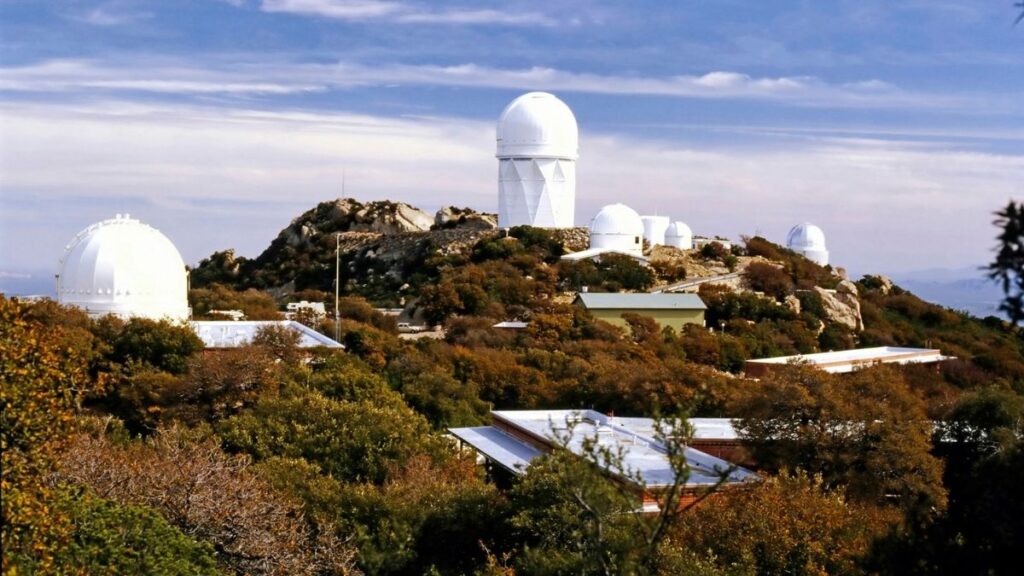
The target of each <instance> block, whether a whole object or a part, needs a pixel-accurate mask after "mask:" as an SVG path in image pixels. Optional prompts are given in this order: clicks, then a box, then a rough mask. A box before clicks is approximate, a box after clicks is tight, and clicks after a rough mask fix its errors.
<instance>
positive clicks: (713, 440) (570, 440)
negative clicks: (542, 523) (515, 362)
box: [448, 410, 757, 512]
mask: <svg viewBox="0 0 1024 576" xmlns="http://www.w3.org/2000/svg"><path fill="white" fill-rule="evenodd" d="M491 422H492V424H491V425H490V426H478V427H474V428H449V429H448V431H449V432H450V433H451V434H452V435H453V436H455V437H456V438H457V439H459V441H460V443H462V444H464V445H468V446H470V447H472V448H473V449H474V450H476V451H477V452H478V453H479V454H481V455H482V456H483V457H484V458H485V459H486V460H487V461H488V462H489V463H491V464H492V465H493V466H496V467H499V468H501V469H504V470H506V471H508V472H510V473H512V474H513V475H517V476H518V475H522V474H524V473H526V470H527V468H528V467H529V466H530V463H531V462H532V461H533V460H534V459H536V458H538V457H539V456H542V455H543V454H545V453H550V452H552V451H553V450H557V449H560V448H562V447H564V448H566V449H568V450H569V451H570V452H572V453H573V454H575V455H577V456H579V457H581V458H586V459H589V460H591V461H592V462H593V463H594V464H596V465H597V466H598V467H599V468H601V469H602V470H604V472H605V473H606V474H607V475H608V476H610V477H611V478H612V479H613V480H615V481H617V482H620V483H622V484H623V485H626V486H630V487H634V488H636V489H638V492H640V494H639V495H640V496H641V508H639V509H638V510H637V511H638V512H657V511H658V508H659V500H660V498H661V494H662V491H663V490H664V489H666V488H669V487H671V486H673V485H676V484H677V483H678V488H679V489H680V490H681V492H682V494H681V499H682V501H683V502H693V501H694V499H695V498H696V497H698V496H699V495H700V494H701V493H702V491H703V490H706V489H708V488H710V487H713V486H719V485H721V486H722V487H723V488H728V487H736V486H742V485H744V484H745V483H748V482H753V481H756V480H757V476H756V475H755V474H754V473H753V472H751V471H749V470H747V469H745V468H741V467H739V466H735V465H733V464H730V463H729V462H728V461H726V460H724V459H722V458H719V457H716V456H713V455H711V454H708V453H706V452H703V451H701V450H698V449H695V448H694V447H693V444H695V443H696V440H697V439H698V438H700V437H701V436H702V435H703V436H705V437H706V439H707V440H709V442H708V444H709V446H712V447H713V446H715V445H716V444H720V443H722V441H726V442H733V443H735V440H736V433H735V430H733V428H732V423H731V422H729V421H727V420H719V421H705V422H701V423H696V422H694V421H691V423H695V424H697V425H696V426H695V427H694V428H695V434H694V438H693V440H694V441H691V442H690V443H689V444H688V445H687V446H685V447H684V448H683V454H682V455H683V457H684V458H686V463H687V465H688V466H689V470H688V472H689V474H688V475H687V476H686V478H677V477H676V472H675V470H674V468H673V467H672V463H671V462H670V461H669V456H668V455H669V447H668V446H667V445H666V443H665V442H664V438H663V436H662V435H660V434H659V433H658V432H657V431H656V428H655V424H654V421H653V420H651V419H650V418H619V417H614V416H609V415H605V414H602V413H600V412H596V411H594V410H521V411H514V410H510V411H504V410H503V411H492V412H491ZM592 443H593V444H596V445H597V446H598V447H599V448H606V449H607V450H609V451H610V453H611V454H615V455H616V458H614V459H608V458H606V457H602V456H601V455H600V453H598V454H596V455H595V454H593V453H591V452H590V451H589V450H588V449H587V446H588V445H590V444H592Z"/></svg>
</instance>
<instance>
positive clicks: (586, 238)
mask: <svg viewBox="0 0 1024 576" xmlns="http://www.w3.org/2000/svg"><path fill="white" fill-rule="evenodd" d="M551 233H552V234H553V235H554V237H555V238H557V239H558V241H559V242H561V243H562V246H563V247H564V248H565V251H566V253H569V252H579V251H581V250H586V249H587V248H590V228H584V227H576V228H556V229H554V230H551Z"/></svg>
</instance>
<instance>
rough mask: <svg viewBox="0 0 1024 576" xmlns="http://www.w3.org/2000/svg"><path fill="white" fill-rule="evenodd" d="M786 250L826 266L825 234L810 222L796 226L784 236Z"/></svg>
mask: <svg viewBox="0 0 1024 576" xmlns="http://www.w3.org/2000/svg"><path fill="white" fill-rule="evenodd" d="M786 248H789V249H790V250H792V251H794V252H796V253H798V254H803V255H804V257H805V258H807V259H808V260H810V261H811V262H814V263H816V264H820V265H822V266H826V265H827V264H828V249H827V248H826V247H825V233H824V232H822V231H821V228H818V227H817V226H815V225H814V224H811V223H810V222H804V223H803V224H797V225H796V226H793V228H792V229H791V230H790V231H789V235H788V236H786Z"/></svg>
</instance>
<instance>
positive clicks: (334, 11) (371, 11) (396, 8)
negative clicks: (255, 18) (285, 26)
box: [260, 0, 556, 26]
mask: <svg viewBox="0 0 1024 576" xmlns="http://www.w3.org/2000/svg"><path fill="white" fill-rule="evenodd" d="M260 8H261V9H262V10H263V11H265V12H284V13H291V14H302V15H306V16H323V17H326V18H334V19H337V20H350V21H366V20H387V21H390V22H399V23H408V24H490V25H503V26H530V25H536V26H553V25H554V24H555V23H556V22H555V21H554V20H553V19H551V18H549V17H547V16H545V15H544V14H541V13H539V12H517V11H515V10H510V11H508V12H504V11H500V10H493V9H478V8H455V9H447V10H431V9H429V8H425V7H421V6H417V5H414V4H412V3H409V2H396V1H382V0H263V3H262V4H261V5H260Z"/></svg>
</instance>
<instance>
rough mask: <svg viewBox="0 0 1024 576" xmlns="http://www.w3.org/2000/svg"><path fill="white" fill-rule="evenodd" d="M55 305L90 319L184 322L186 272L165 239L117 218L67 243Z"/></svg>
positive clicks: (169, 243) (99, 224) (186, 295)
mask: <svg viewBox="0 0 1024 576" xmlns="http://www.w3.org/2000/svg"><path fill="white" fill-rule="evenodd" d="M57 301H58V302H60V303H61V304H68V305H71V306H77V307H78V308H81V309H83V310H85V311H86V312H87V313H88V314H89V315H90V316H93V317H98V316H103V315H106V314H115V315H117V316H121V317H123V318H128V317H133V316H136V317H143V318H152V319H154V320H158V319H165V318H166V319H168V320H174V321H184V320H187V319H188V317H189V308H188V272H187V271H186V270H185V262H184V261H183V260H182V259H181V254H180V253H178V249H177V248H175V247H174V244H173V243H171V241H170V240H168V239H167V237H166V236H164V235H163V234H161V233H160V232H159V231H158V230H156V229H155V228H152V227H150V226H147V225H146V224H143V223H141V222H139V221H138V220H134V219H132V218H129V217H128V215H127V214H125V215H124V216H122V215H120V214H118V215H117V216H116V217H115V218H111V219H109V220H104V221H102V222H99V223H97V224H93V225H92V226H89V227H88V228H86V229H85V230H82V231H81V232H79V233H78V235H77V236H75V237H74V239H72V240H71V242H70V243H68V245H67V247H66V248H65V250H64V256H63V258H61V261H60V274H58V276H57Z"/></svg>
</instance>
